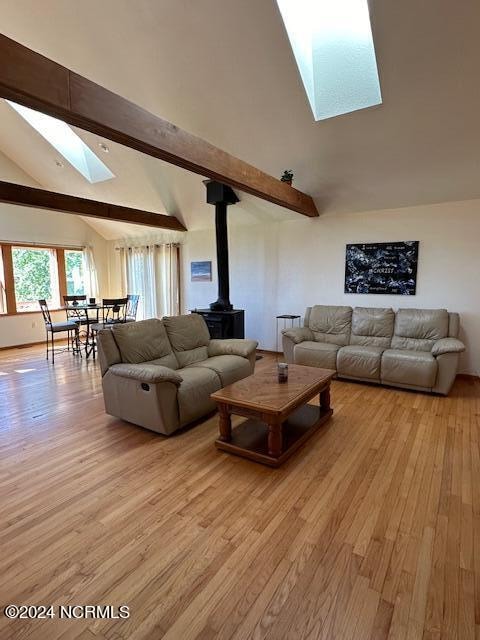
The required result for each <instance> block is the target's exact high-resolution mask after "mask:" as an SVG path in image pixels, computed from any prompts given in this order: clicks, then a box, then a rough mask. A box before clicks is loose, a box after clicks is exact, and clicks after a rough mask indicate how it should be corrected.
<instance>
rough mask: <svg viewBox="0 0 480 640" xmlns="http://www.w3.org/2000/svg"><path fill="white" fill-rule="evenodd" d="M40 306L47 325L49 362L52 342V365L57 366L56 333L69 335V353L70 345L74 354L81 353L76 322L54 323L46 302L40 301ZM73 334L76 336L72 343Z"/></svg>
mask: <svg viewBox="0 0 480 640" xmlns="http://www.w3.org/2000/svg"><path fill="white" fill-rule="evenodd" d="M38 304H39V305H40V309H41V311H42V316H43V321H44V323H45V330H46V332H47V339H46V346H47V360H48V352H49V341H50V339H51V341H52V348H51V351H52V364H55V342H54V336H55V334H56V333H67V340H68V346H67V351H70V344H71V345H72V351H73V353H80V348H79V344H78V332H79V327H78V324H77V323H76V322H74V321H73V320H67V321H66V322H52V317H51V315H50V309H49V308H48V304H47V301H46V300H43V299H42V300H39V301H38ZM72 333H73V336H74V341H72Z"/></svg>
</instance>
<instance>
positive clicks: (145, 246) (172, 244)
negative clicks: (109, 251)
mask: <svg viewBox="0 0 480 640" xmlns="http://www.w3.org/2000/svg"><path fill="white" fill-rule="evenodd" d="M179 246H180V243H179V242H165V243H164V244H158V243H154V244H134V245H131V246H125V247H115V251H121V250H122V249H128V250H131V249H149V248H150V247H179Z"/></svg>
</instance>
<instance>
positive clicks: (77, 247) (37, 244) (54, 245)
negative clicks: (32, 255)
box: [0, 240, 87, 251]
mask: <svg viewBox="0 0 480 640" xmlns="http://www.w3.org/2000/svg"><path fill="white" fill-rule="evenodd" d="M2 244H11V245H12V246H13V247H52V248H55V249H73V250H76V251H78V250H80V249H86V248H87V247H86V246H85V245H84V244H57V243H54V242H28V240H25V241H24V242H22V241H21V240H0V245H2Z"/></svg>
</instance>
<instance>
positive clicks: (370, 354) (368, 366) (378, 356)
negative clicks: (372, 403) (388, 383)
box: [337, 345, 384, 382]
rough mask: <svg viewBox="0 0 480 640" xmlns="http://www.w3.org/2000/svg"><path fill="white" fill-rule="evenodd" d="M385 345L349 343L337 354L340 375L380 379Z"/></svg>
mask: <svg viewBox="0 0 480 640" xmlns="http://www.w3.org/2000/svg"><path fill="white" fill-rule="evenodd" d="M383 351H384V348H383V347H376V346H374V345H348V346H346V347H342V348H341V349H340V350H339V352H338V354H337V371H338V375H340V376H348V377H351V378H366V379H368V380H375V381H377V382H379V381H380V364H381V361H382V353H383Z"/></svg>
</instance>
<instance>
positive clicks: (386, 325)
mask: <svg viewBox="0 0 480 640" xmlns="http://www.w3.org/2000/svg"><path fill="white" fill-rule="evenodd" d="M394 322H395V314H394V312H393V309H381V308H376V307H355V309H354V310H353V314H352V333H351V336H350V344H358V345H373V346H377V347H384V348H387V347H389V346H390V342H391V340H392V335H393V325H394Z"/></svg>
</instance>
